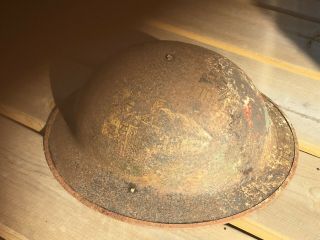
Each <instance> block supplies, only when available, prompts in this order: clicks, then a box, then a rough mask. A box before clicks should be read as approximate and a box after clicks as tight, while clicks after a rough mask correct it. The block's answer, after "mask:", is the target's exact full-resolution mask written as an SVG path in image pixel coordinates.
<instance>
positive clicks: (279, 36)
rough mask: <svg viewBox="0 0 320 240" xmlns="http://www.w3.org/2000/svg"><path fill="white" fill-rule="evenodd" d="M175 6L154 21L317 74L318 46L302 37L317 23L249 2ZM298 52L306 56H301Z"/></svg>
mask: <svg viewBox="0 0 320 240" xmlns="http://www.w3.org/2000/svg"><path fill="white" fill-rule="evenodd" d="M178 2H179V3H180V4H175V5H172V6H171V8H166V10H164V11H162V12H161V14H159V15H158V16H156V17H155V19H158V20H162V21H165V22H169V23H174V24H175V25H179V26H180V27H181V28H182V29H185V30H187V31H195V30H196V31H195V32H198V33H206V34H205V35H206V36H215V39H216V40H219V41H220V42H223V43H224V44H230V45H232V46H235V47H237V48H241V49H244V50H247V51H250V52H254V53H255V54H258V55H263V56H265V57H271V58H273V59H278V60H281V61H285V62H287V63H290V64H293V65H295V66H298V67H303V68H305V69H309V70H313V71H316V72H319V66H318V64H317V63H315V62H314V61H313V60H314V59H318V60H319V57H320V48H319V44H317V43H315V45H314V47H313V48H312V49H310V48H309V47H308V44H307V40H306V39H305V38H303V37H301V36H312V35H314V34H315V33H316V32H318V31H319V27H320V25H319V24H318V23H314V22H310V21H306V20H303V19H300V18H296V17H292V16H290V15H287V14H281V13H278V12H275V11H271V10H268V9H263V8H259V7H257V6H255V5H254V4H253V3H254V2H255V1H249V0H225V1H210V0H203V1H194V0H190V1H178ZM202 35H203V34H202ZM301 51H303V52H306V53H308V54H306V55H305V54H301ZM298 56H299V57H298ZM309 77H310V76H309ZM317 79H319V78H318V77H317Z"/></svg>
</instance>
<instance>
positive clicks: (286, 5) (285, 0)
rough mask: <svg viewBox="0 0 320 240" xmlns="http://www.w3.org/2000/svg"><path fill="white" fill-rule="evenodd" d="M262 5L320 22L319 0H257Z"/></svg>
mask: <svg viewBox="0 0 320 240" xmlns="http://www.w3.org/2000/svg"><path fill="white" fill-rule="evenodd" d="M256 4H257V5H258V6H260V7H263V8H266V9H271V10H273V11H278V12H282V13H285V14H288V15H291V16H295V17H298V18H302V19H305V20H308V21H312V22H318V23H320V15H319V9H320V2H319V1H317V0H303V1H300V0H282V1H272V0H257V1H256Z"/></svg>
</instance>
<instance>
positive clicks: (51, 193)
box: [0, 117, 252, 240]
mask: <svg viewBox="0 0 320 240" xmlns="http://www.w3.org/2000/svg"><path fill="white" fill-rule="evenodd" d="M0 132H1V136H2V137H1V138H0V206H1V207H0V235H3V236H10V239H22V240H25V239H33V240H37V239H41V240H42V239H48V240H49V239H77V240H80V239H177V240H178V239H252V238H251V237H249V236H248V235H246V234H243V233H241V232H239V231H237V230H234V229H232V228H230V227H228V226H225V225H215V226H204V227H197V228H188V229H181V228H179V229H174V228H168V229H167V228H159V227H150V226H141V225H135V224H129V223H125V222H121V221H119V220H115V219H113V218H110V217H107V216H105V215H103V214H101V213H99V212H96V211H94V210H92V209H90V208H88V207H86V206H85V205H83V204H81V203H80V202H79V201H78V200H76V199H75V198H73V197H72V196H71V195H70V194H69V193H67V192H66V191H65V190H64V189H63V188H62V186H60V184H59V183H58V182H57V181H56V180H55V179H54V177H53V175H52V174H51V172H50V170H49V168H48V166H47V163H46V160H45V157H44V153H43V146H42V137H41V136H40V135H39V134H36V133H35V132H33V131H30V130H28V129H27V128H24V127H22V126H20V125H18V124H17V123H14V122H12V121H10V120H8V119H5V118H3V117H0ZM16 233H17V234H16ZM10 234H11V235H12V236H13V238H11V235H10Z"/></svg>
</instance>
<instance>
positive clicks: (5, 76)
mask: <svg viewBox="0 0 320 240" xmlns="http://www.w3.org/2000/svg"><path fill="white" fill-rule="evenodd" d="M53 106H54V101H53V97H52V94H51V87H50V79H49V66H48V64H45V63H37V64H32V65H31V66H30V65H29V66H28V67H25V68H17V69H15V70H14V71H9V72H7V73H4V71H1V85H0V114H3V115H5V116H7V117H10V118H12V119H13V120H15V121H17V122H21V123H22V124H24V125H26V126H28V127H30V128H32V129H34V130H36V131H40V130H41V129H42V128H43V127H44V125H45V122H46V120H47V117H48V116H49V113H50V112H51V109H52V107H53Z"/></svg>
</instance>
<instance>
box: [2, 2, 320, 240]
mask: <svg viewBox="0 0 320 240" xmlns="http://www.w3.org/2000/svg"><path fill="white" fill-rule="evenodd" d="M285 2H287V4H275V3H273V1H255V2H254V1H246V0H238V1H229V0H225V1H223V3H221V2H219V4H218V1H209V0H203V1H195V0H190V1H185V2H184V4H183V5H180V6H179V7H176V6H172V8H168V9H167V11H165V12H162V14H161V15H159V16H157V17H155V18H154V19H150V20H149V21H147V22H146V23H145V24H144V25H143V26H142V27H141V29H142V30H143V31H145V32H147V33H148V34H150V35H152V36H154V37H156V38H159V39H169V40H179V41H185V42H190V43H193V44H197V45H201V46H204V47H206V48H209V49H212V50H214V51H217V52H219V53H221V54H223V55H225V56H227V57H228V58H230V59H231V60H232V61H234V62H235V63H236V64H237V65H239V66H240V67H241V68H242V69H244V71H245V72H247V73H248V75H249V76H250V77H251V78H252V80H253V81H254V83H255V84H256V86H257V87H258V88H259V90H260V91H262V92H263V93H264V94H266V95H267V96H269V97H270V98H271V99H272V100H273V101H274V102H276V103H277V104H278V105H279V106H280V107H281V108H282V110H284V111H285V113H286V114H287V116H288V117H289V120H290V121H291V122H292V123H293V125H294V127H295V129H296V131H297V135H298V140H299V148H300V150H301V151H300V159H299V163H298V168H297V173H296V174H295V176H294V177H293V179H292V181H291V182H290V183H289V185H288V188H287V189H286V190H285V191H284V192H283V193H282V194H281V195H280V196H279V197H278V198H277V199H275V200H274V201H273V202H272V203H271V204H270V205H268V206H267V207H266V208H263V209H260V210H257V211H255V212H254V213H252V214H250V215H247V216H245V217H243V218H239V219H237V220H235V221H233V222H231V223H230V224H231V225H233V226H236V227H238V228H240V229H242V230H244V231H246V232H249V233H251V234H253V235H255V236H257V237H260V238H263V239H310V240H311V239H320V67H319V63H320V44H319V42H318V41H317V39H316V38H313V36H314V35H315V34H317V33H319V32H320V14H318V15H319V16H318V15H317V12H315V11H314V9H316V8H317V7H319V4H318V2H317V1H306V2H308V5H304V4H303V3H299V4H298V3H297V2H298V1H290V0H287V1H285ZM290 3H291V4H290ZM310 6H313V7H310ZM318 9H319V8H318ZM310 39H311V40H312V39H315V40H312V41H311V43H310ZM310 44H311V45H310ZM49 68H50V67H49V62H47V61H43V62H40V63H39V64H36V65H32V67H30V68H28V69H25V70H24V71H23V74H21V75H17V76H19V77H17V78H16V79H11V80H10V81H13V82H14V81H16V83H17V84H12V85H11V87H10V88H6V89H4V88H0V113H1V114H2V115H3V117H0V133H1V138H0V236H1V237H4V238H5V239H30V240H31V239H254V238H253V237H252V236H249V235H248V234H245V233H243V232H241V231H238V230H236V229H234V228H232V227H230V226H231V225H217V226H207V227H198V228H194V229H159V228H153V227H142V226H137V225H131V224H128V223H123V222H120V221H117V220H114V219H111V218H109V217H106V216H103V215H102V214H100V213H98V212H95V211H93V210H91V209H89V208H87V207H86V206H84V205H82V204H81V203H79V202H78V201H77V200H75V199H74V198H73V197H71V196H70V195H69V194H68V193H67V192H65V191H64V189H63V188H62V187H61V186H60V185H59V183H58V182H57V181H56V180H55V179H54V178H53V176H52V174H51V173H50V171H49V168H48V166H47V164H46V161H45V158H44V153H43V146H42V136H41V134H40V132H41V130H42V129H43V127H44V126H45V123H46V120H47V118H48V115H49V113H50V111H51V110H52V108H53V106H54V101H53V97H52V94H51V90H50V78H49V71H50V69H49ZM15 76H16V75H15Z"/></svg>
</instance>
